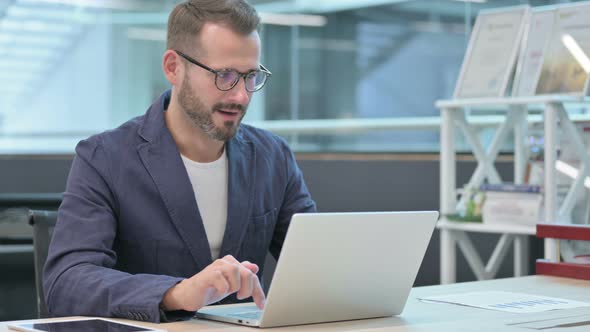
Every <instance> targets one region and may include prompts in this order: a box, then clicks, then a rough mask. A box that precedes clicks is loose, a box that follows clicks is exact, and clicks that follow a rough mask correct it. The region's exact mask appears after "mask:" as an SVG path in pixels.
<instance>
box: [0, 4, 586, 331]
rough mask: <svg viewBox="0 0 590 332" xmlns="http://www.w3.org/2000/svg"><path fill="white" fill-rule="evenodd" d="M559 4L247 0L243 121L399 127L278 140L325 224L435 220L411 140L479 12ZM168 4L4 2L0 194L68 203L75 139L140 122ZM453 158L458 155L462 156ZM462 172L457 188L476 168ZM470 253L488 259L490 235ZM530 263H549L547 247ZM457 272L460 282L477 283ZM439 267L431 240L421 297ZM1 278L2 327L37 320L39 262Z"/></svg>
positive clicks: (507, 268)
mask: <svg viewBox="0 0 590 332" xmlns="http://www.w3.org/2000/svg"><path fill="white" fill-rule="evenodd" d="M566 2H570V1H549V0H539V1H517V0H511V1H509V0H487V1H486V0H471V1H459V0H389V1H387V0H364V1H360V0H356V1H353V0H314V1H308V0H293V1H279V0H257V1H252V3H253V4H254V5H255V6H256V7H257V8H258V10H259V11H260V12H261V15H262V18H263V22H264V23H265V24H264V25H263V29H262V31H261V37H262V43H263V54H262V63H263V64H265V66H267V67H268V68H269V69H270V70H271V71H272V72H273V77H272V78H271V81H270V82H269V84H268V85H267V86H266V87H265V88H264V89H263V90H262V91H261V92H259V93H257V95H256V96H255V98H254V100H253V102H252V104H251V106H250V108H249V111H248V115H247V117H246V120H245V121H246V122H251V123H257V124H260V125H261V126H262V127H264V126H266V125H268V123H269V122H268V121H275V120H287V121H290V122H291V123H293V124H296V123H297V121H299V120H310V119H380V118H393V119H400V122H401V120H402V119H403V120H404V121H405V122H404V123H408V128H407V129H403V130H399V129H398V130H382V131H378V132H362V133H338V134H321V133H317V134H312V135H310V134H297V133H290V134H288V135H286V138H287V139H288V140H289V142H290V144H291V146H292V148H293V149H294V150H295V151H296V152H297V156H298V159H299V163H300V165H301V168H302V169H303V171H304V174H305V178H306V181H307V182H308V185H309V187H310V190H311V193H312V195H313V196H314V199H315V200H316V201H317V203H318V207H319V209H320V210H321V211H367V210H426V209H438V202H439V197H438V195H439V167H438V162H439V161H438V151H439V138H438V137H439V133H438V128H437V126H432V128H430V129H427V130H413V129H411V128H412V123H414V124H415V123H420V122H422V121H425V120H427V119H428V120H432V119H436V118H437V117H438V114H439V112H438V110H437V109H436V108H435V107H434V102H435V100H437V99H444V98H449V97H450V96H451V94H452V91H453V89H454V85H455V81H456V79H457V76H458V73H459V69H460V66H461V62H462V59H463V55H464V52H465V48H466V46H467V42H468V38H469V32H470V30H471V28H472V25H473V23H474V19H475V17H476V16H477V13H478V12H479V11H480V10H482V9H490V8H498V7H505V6H511V5H519V4H530V5H532V6H540V5H549V4H557V3H566ZM571 2H575V1H571ZM176 3H177V1H156V0H117V1H115V0H104V1H98V0H0V170H1V172H0V194H5V195H7V196H8V197H9V196H10V195H11V194H37V193H59V192H62V191H63V190H64V186H65V180H66V177H67V173H68V170H69V166H70V163H71V159H72V153H73V149H74V146H75V144H76V143H77V142H78V141H79V140H80V139H82V138H85V137H87V136H89V135H91V134H94V133H97V132H100V131H103V130H106V129H109V128H112V127H115V126H117V125H119V124H121V123H122V122H124V121H126V120H127V119H129V118H131V117H133V116H137V115H140V114H143V113H144V112H145V110H146V108H147V107H148V106H149V104H150V103H151V102H152V100H153V99H154V98H156V97H157V96H158V95H159V94H160V93H161V92H162V91H164V90H165V89H166V88H167V86H168V85H167V83H166V81H165V79H164V77H163V75H162V74H161V65H160V63H161V55H162V53H163V51H164V47H165V43H164V41H165V22H166V19H167V15H168V13H169V11H170V10H171V8H172V7H173V6H174V5H175V4H176ZM572 111H574V112H579V113H586V112H587V110H586V109H585V108H583V107H581V108H580V107H577V108H576V109H575V110H572ZM491 114H493V110H492V113H491ZM480 135H481V136H482V137H483V138H484V139H485V138H486V137H489V135H490V134H489V132H488V131H487V130H486V129H485V128H484V129H483V130H481V132H480ZM459 149H460V150H461V149H464V150H465V151H466V150H467V147H466V145H465V143H464V142H463V143H461V144H459ZM503 155H504V157H503V158H502V160H503V161H501V162H499V163H498V167H499V171H500V173H501V175H503V178H504V179H505V180H510V179H511V169H510V167H511V151H510V149H509V148H506V149H504V150H503ZM463 159H464V160H463V161H462V162H460V163H459V167H458V181H457V183H458V184H462V183H465V182H466V181H467V180H468V175H469V174H471V171H472V170H473V168H474V167H475V162H474V161H473V160H472V159H471V158H470V157H469V155H466V156H465V157H464V158H463ZM1 237H2V234H0V238H1ZM476 239H477V240H476V241H475V243H477V245H478V250H481V252H482V253H483V255H484V256H487V255H489V253H491V251H492V249H493V244H494V243H493V242H494V241H495V240H496V237H495V236H494V235H480V236H478V237H477V238H476ZM1 241H4V242H0V243H10V239H9V240H1ZM486 253H487V255H486ZM531 253H532V255H531V256H532V257H541V256H542V251H541V248H540V241H536V240H533V243H532V248H531ZM383 255H384V259H386V257H387V254H386V253H383ZM462 259H463V258H462V257H460V258H459V261H458V266H459V267H460V271H459V273H458V281H467V280H474V276H473V275H472V274H471V272H470V271H468V269H467V268H466V263H465V261H463V260H462ZM438 264H439V263H438V234H435V236H434V238H433V241H432V242H431V245H430V247H429V250H428V253H427V256H426V258H425V260H424V262H423V265H422V268H421V270H420V273H419V276H418V280H417V282H416V284H417V285H427V284H436V283H438V271H439V270H438ZM511 266H512V265H511V260H510V259H508V260H507V261H505V262H504V264H503V266H502V269H501V272H500V274H499V275H500V276H509V275H511V272H512V268H511ZM0 267H1V270H2V273H0V299H1V300H0V320H8V319H19V318H30V313H31V312H34V308H35V295H34V275H33V265H32V254H30V253H22V254H2V255H0ZM531 271H533V269H532V262H531Z"/></svg>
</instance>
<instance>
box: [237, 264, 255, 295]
mask: <svg viewBox="0 0 590 332" xmlns="http://www.w3.org/2000/svg"><path fill="white" fill-rule="evenodd" d="M254 276H255V275H254V274H253V273H252V272H250V270H248V269H246V268H244V267H242V271H241V276H240V278H241V279H240V281H241V283H240V290H239V291H238V293H237V294H236V296H237V297H238V299H239V300H243V299H245V298H248V297H250V296H252V290H253V287H254Z"/></svg>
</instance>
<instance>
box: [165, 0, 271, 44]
mask: <svg viewBox="0 0 590 332" xmlns="http://www.w3.org/2000/svg"><path fill="white" fill-rule="evenodd" d="M207 22H214V23H219V24H223V25H225V26H227V27H229V28H230V29H232V30H233V31H234V32H236V33H239V34H243V35H248V34H250V33H252V32H253V31H255V30H258V28H259V26H260V17H259V16H258V13H257V12H256V9H254V7H252V6H251V5H250V4H249V3H248V2H246V1H244V0H188V1H185V2H182V3H180V4H178V5H177V6H176V7H174V9H173V10H172V12H171V13H170V16H169V17H168V33H167V37H166V48H167V49H169V50H186V47H187V46H188V45H190V44H191V43H193V44H194V40H195V39H194V38H195V36H197V35H198V34H199V33H200V32H201V29H202V28H203V25H204V24H205V23H207Z"/></svg>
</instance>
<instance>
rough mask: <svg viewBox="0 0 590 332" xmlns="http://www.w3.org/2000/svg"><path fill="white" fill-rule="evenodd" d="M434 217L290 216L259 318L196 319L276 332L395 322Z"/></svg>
mask: <svg viewBox="0 0 590 332" xmlns="http://www.w3.org/2000/svg"><path fill="white" fill-rule="evenodd" d="M437 220H438V212H436V211H420V212H360V213H356V212H355V213H306V214H295V215H293V217H292V219H291V225H290V226H289V230H288V232H287V235H286V237H285V241H284V244H283V248H282V251H281V256H280V258H279V260H278V262H277V266H276V269H275V273H274V276H273V280H272V283H271V285H270V289H269V291H268V296H267V299H266V304H265V308H264V310H259V309H258V308H257V307H256V305H254V304H251V305H249V304H248V305H244V304H232V305H224V306H208V307H205V308H203V309H201V310H199V311H198V312H197V314H196V317H198V318H203V319H211V320H217V321H222V322H228V323H235V324H242V325H248V326H256V327H276V326H286V325H300V324H311V323H322V322H334V321H343V320H353V319H364V318H375V317H387V316H392V315H399V314H401V312H402V310H403V308H404V306H405V303H406V300H407V298H408V295H409V293H410V289H411V288H412V285H413V284H414V280H415V279H416V274H417V273H418V269H419V268H420V264H421V262H422V259H423V258H424V254H425V252H426V248H427V247H428V243H429V242H430V238H431V236H432V232H433V230H434V227H435V225H436V221H437Z"/></svg>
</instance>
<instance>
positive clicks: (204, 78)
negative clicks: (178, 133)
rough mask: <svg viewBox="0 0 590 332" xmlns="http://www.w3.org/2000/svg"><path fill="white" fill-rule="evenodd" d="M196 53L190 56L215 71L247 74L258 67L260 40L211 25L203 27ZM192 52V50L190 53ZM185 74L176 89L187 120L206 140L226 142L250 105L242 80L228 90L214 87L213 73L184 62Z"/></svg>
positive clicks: (249, 94) (255, 34)
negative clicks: (198, 129) (232, 71)
mask: <svg viewBox="0 0 590 332" xmlns="http://www.w3.org/2000/svg"><path fill="white" fill-rule="evenodd" d="M198 45H199V52H198V53H197V54H196V55H195V54H189V56H192V57H194V58H196V59H197V60H198V61H199V62H201V63H203V64H204V65H206V66H208V67H210V68H212V69H215V70H221V69H236V70H238V71H240V72H248V71H250V70H254V69H258V68H259V62H258V59H259V54H260V39H259V37H258V33H257V32H253V33H251V34H249V35H247V36H242V35H239V34H236V33H234V32H233V31H231V30H230V29H229V28H226V27H224V26H221V25H215V24H212V23H206V24H205V25H204V26H203V29H202V31H201V35H200V38H199V42H198ZM193 52H194V51H193ZM184 63H185V68H186V70H185V75H184V78H183V80H182V84H181V86H180V88H179V93H178V101H179V104H180V107H181V108H182V109H183V111H184V112H185V114H186V115H187V116H188V118H189V119H190V120H191V121H192V122H193V124H194V125H195V126H196V127H197V128H200V129H201V130H202V131H203V132H204V133H205V134H206V135H207V136H208V137H209V138H211V139H215V140H219V141H227V140H229V139H231V138H232V137H234V135H235V134H236V132H237V130H238V128H239V126H240V123H241V121H242V118H243V117H244V115H245V114H246V110H247V108H248V105H249V104H250V98H251V97H252V93H251V92H247V91H246V89H245V86H244V80H243V78H240V80H239V82H238V83H237V84H236V86H235V87H233V88H232V89H231V90H229V91H221V90H219V89H217V87H216V86H215V74H213V73H211V72H209V71H207V70H205V69H203V68H200V67H198V66H196V65H193V64H191V63H189V62H188V61H184Z"/></svg>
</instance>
